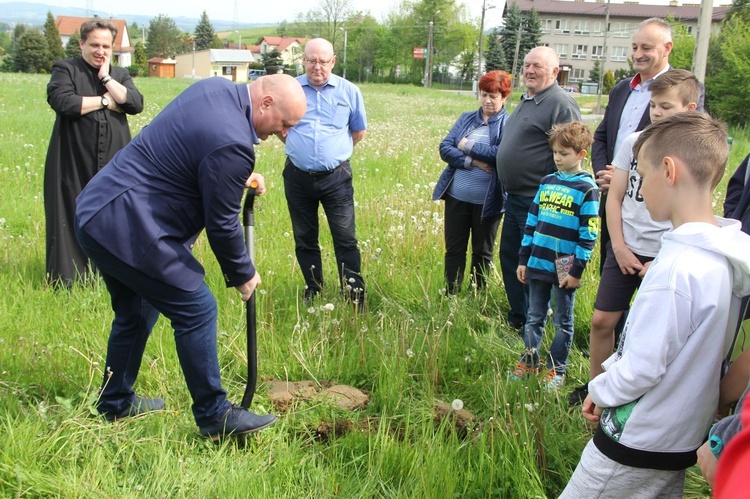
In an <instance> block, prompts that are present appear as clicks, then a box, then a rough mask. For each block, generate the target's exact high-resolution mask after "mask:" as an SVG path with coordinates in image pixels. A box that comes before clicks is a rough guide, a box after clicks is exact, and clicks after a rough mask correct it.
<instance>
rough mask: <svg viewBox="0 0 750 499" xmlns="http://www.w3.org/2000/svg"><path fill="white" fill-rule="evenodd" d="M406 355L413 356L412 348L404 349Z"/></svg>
mask: <svg viewBox="0 0 750 499" xmlns="http://www.w3.org/2000/svg"><path fill="white" fill-rule="evenodd" d="M406 356H407V357H409V358H410V359H411V358H412V357H414V350H412V349H411V348H407V349H406Z"/></svg>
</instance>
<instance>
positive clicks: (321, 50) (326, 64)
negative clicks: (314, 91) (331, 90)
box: [303, 38, 336, 88]
mask: <svg viewBox="0 0 750 499" xmlns="http://www.w3.org/2000/svg"><path fill="white" fill-rule="evenodd" d="M303 62H304V64H305V74H306V75H307V81H308V82H310V85H312V86H313V87H315V88H321V87H322V86H323V85H325V84H326V83H328V79H329V78H330V77H331V71H332V70H333V66H335V65H336V55H335V54H334V53H333V45H331V42H329V41H328V40H326V39H324V38H313V39H312V40H310V41H309V42H307V44H306V45H305V59H304V61H303Z"/></svg>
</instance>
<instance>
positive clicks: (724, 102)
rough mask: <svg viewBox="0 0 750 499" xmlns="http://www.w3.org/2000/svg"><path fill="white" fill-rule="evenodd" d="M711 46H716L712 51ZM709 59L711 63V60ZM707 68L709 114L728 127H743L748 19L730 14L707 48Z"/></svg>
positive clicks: (749, 93) (749, 99)
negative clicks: (708, 62) (727, 124)
mask: <svg viewBox="0 0 750 499" xmlns="http://www.w3.org/2000/svg"><path fill="white" fill-rule="evenodd" d="M712 46H716V48H714V49H713V50H712V48H711V47H712ZM712 59H713V61H712ZM709 61H711V63H710V64H711V65H710V67H709V68H707V71H706V93H707V95H706V101H707V102H709V103H710V110H711V112H712V113H713V114H715V115H717V116H719V117H720V118H722V119H723V120H725V121H727V122H728V123H730V124H732V125H737V126H747V124H748V122H749V120H748V115H747V109H748V108H750V85H748V83H747V74H748V71H750V20H748V19H746V18H745V17H744V16H742V15H734V16H732V17H731V18H729V19H728V20H726V21H725V22H724V24H723V26H722V28H721V33H719V36H718V38H716V39H715V40H714V41H713V43H712V44H711V45H709Z"/></svg>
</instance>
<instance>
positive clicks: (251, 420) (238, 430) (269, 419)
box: [201, 405, 276, 442]
mask: <svg viewBox="0 0 750 499" xmlns="http://www.w3.org/2000/svg"><path fill="white" fill-rule="evenodd" d="M275 422H276V416H274V415H273V414H266V415H265V416H260V415H258V414H255V413H254V412H252V411H248V410H246V409H243V408H241V407H236V406H234V405H233V406H232V407H230V408H229V410H228V411H227V412H225V413H224V415H223V416H221V417H220V418H219V419H218V420H217V421H216V422H215V423H213V424H210V425H208V426H204V427H203V428H201V435H203V436H204V437H206V438H210V439H211V440H213V441H214V442H217V441H219V440H221V439H222V438H225V437H229V436H238V435H246V434H248V433H254V432H256V431H259V430H262V429H263V428H267V427H269V426H271V425H272V424H274V423H275Z"/></svg>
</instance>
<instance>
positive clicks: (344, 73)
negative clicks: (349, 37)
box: [339, 28, 347, 80]
mask: <svg viewBox="0 0 750 499" xmlns="http://www.w3.org/2000/svg"><path fill="white" fill-rule="evenodd" d="M339 29H340V30H341V31H343V32H344V72H343V74H342V76H343V78H344V79H345V80H346V34H347V33H346V30H345V29H344V28H339Z"/></svg>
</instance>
